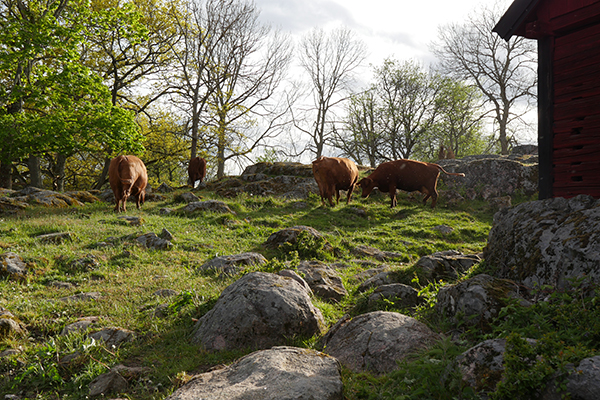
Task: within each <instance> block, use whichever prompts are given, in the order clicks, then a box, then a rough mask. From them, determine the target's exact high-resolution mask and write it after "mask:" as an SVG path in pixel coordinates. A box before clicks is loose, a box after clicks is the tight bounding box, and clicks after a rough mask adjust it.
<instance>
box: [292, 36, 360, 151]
mask: <svg viewBox="0 0 600 400" xmlns="http://www.w3.org/2000/svg"><path fill="white" fill-rule="evenodd" d="M299 56H300V64H301V66H302V68H303V69H304V70H305V71H306V73H307V74H308V76H309V79H310V81H311V84H312V97H313V104H314V108H313V109H311V110H310V112H311V113H316V116H314V118H309V120H310V121H312V122H311V126H310V127H302V126H301V124H300V123H299V121H298V120H296V121H295V125H296V127H297V128H298V129H300V130H301V131H302V132H304V133H306V134H308V135H309V137H310V138H311V142H310V144H309V146H308V147H309V148H310V150H311V151H313V152H314V153H315V155H316V157H317V158H318V157H320V156H321V155H322V154H323V148H324V146H325V144H326V143H328V142H329V141H330V140H331V136H332V126H333V125H332V124H333V122H334V118H331V117H330V114H332V112H333V110H334V108H335V107H336V106H337V105H339V104H340V103H341V102H342V101H344V100H345V99H346V96H345V92H346V91H347V90H349V89H350V87H351V83H352V80H353V78H354V76H353V72H354V71H355V70H356V68H357V67H359V66H360V65H361V63H362V62H363V61H364V59H365V57H366V46H365V44H364V43H363V42H362V41H360V40H358V39H356V38H355V35H354V33H353V32H352V31H350V30H349V29H347V28H343V27H341V28H338V29H335V30H333V31H332V32H328V33H325V32H324V31H323V30H322V29H316V28H315V29H313V30H312V31H311V32H309V33H308V34H307V35H306V36H304V37H303V38H302V40H301V42H300V49H299Z"/></svg>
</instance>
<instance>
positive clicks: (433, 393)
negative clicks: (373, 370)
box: [344, 338, 478, 400]
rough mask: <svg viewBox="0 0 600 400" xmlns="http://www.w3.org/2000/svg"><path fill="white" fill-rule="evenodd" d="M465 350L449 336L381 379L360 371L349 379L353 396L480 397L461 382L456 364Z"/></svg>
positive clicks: (371, 399) (407, 399)
mask: <svg viewBox="0 0 600 400" xmlns="http://www.w3.org/2000/svg"><path fill="white" fill-rule="evenodd" d="M463 351H464V349H463V348H461V347H459V346H457V345H455V344H453V343H452V341H451V340H450V339H449V338H447V339H443V340H441V341H439V342H437V343H436V344H435V345H434V346H432V347H431V348H430V349H428V350H426V351H424V352H422V353H420V354H418V355H414V356H413V357H412V358H410V359H406V360H404V361H402V362H400V363H399V366H398V369H397V370H395V371H394V372H390V373H388V374H386V375H384V376H382V377H380V378H373V377H371V376H369V375H366V374H356V375H353V376H351V377H350V378H347V379H345V387H344V391H345V392H346V395H347V398H349V399H361V400H376V399H395V400H421V399H438V400H446V399H447V400H453V399H459V398H460V399H464V400H467V399H477V398H478V397H477V395H476V393H474V392H473V390H472V389H470V388H468V387H464V385H463V384H462V383H461V379H460V376H459V374H458V372H457V371H455V370H454V368H453V367H452V363H453V361H454V359H455V358H456V357H457V356H458V355H460V354H461V353H462V352H463Z"/></svg>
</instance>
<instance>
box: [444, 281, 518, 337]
mask: <svg viewBox="0 0 600 400" xmlns="http://www.w3.org/2000/svg"><path fill="white" fill-rule="evenodd" d="M508 298H516V299H520V301H521V303H522V305H524V306H526V305H528V304H529V303H528V302H527V301H526V300H525V299H524V298H523V297H522V293H521V291H520V287H519V286H518V285H517V284H515V283H514V282H512V281H510V280H507V279H499V278H494V277H492V276H489V275H486V274H480V275H476V276H474V277H473V278H471V279H467V280H465V281H462V282H459V283H457V284H454V285H446V286H443V287H442V288H441V289H440V290H439V292H438V295H437V302H436V305H435V310H436V312H438V313H439V314H440V315H443V316H445V317H448V318H450V319H452V320H453V321H454V322H455V323H458V322H463V323H465V324H466V325H467V326H473V325H480V326H485V325H487V324H488V323H490V322H491V321H492V320H493V319H494V318H495V317H497V316H498V313H499V312H500V309H501V308H502V307H504V306H506V299H508ZM459 318H460V319H461V320H460V321H458V319H459Z"/></svg>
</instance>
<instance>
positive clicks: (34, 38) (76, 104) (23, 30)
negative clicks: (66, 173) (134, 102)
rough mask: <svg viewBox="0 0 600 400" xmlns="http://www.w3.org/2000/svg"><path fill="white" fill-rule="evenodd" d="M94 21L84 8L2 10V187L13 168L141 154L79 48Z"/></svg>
mask: <svg viewBox="0 0 600 400" xmlns="http://www.w3.org/2000/svg"><path fill="white" fill-rule="evenodd" d="M91 17H92V15H91V14H90V12H89V9H88V8H87V7H86V4H85V3H83V2H77V1H72V2H69V3H68V2H67V1H66V0H65V1H60V2H47V3H46V2H41V1H37V0H31V1H29V2H24V1H20V0H19V1H17V2H9V1H6V2H3V3H2V4H1V6H0V28H1V29H0V80H1V81H2V85H0V141H1V142H2V146H1V148H0V163H1V165H2V167H1V168H0V186H4V187H11V185H12V176H11V169H12V164H13V161H15V160H19V159H22V158H24V157H27V156H34V157H39V156H42V155H44V154H49V153H53V152H55V153H59V154H62V155H64V156H67V155H69V154H72V153H73V152H75V151H77V150H78V149H97V148H98V147H101V146H103V145H104V143H110V144H111V145H112V146H113V148H116V149H117V148H128V149H139V148H140V147H139V143H138V141H139V139H140V137H139V133H138V131H137V128H136V126H135V123H134V120H133V116H132V115H131V114H130V113H128V112H126V111H125V110H122V109H120V108H118V107H114V106H113V105H112V104H111V103H110V101H108V100H109V98H108V92H107V91H106V88H105V87H104V86H103V85H102V84H101V81H100V79H98V77H97V76H95V75H94V74H93V73H91V72H90V71H89V69H87V68H86V67H84V66H83V65H81V63H80V58H79V49H80V48H81V45H82V43H83V40H84V36H83V35H84V33H85V31H86V28H85V22H86V21H88V20H89V19H90V18H91Z"/></svg>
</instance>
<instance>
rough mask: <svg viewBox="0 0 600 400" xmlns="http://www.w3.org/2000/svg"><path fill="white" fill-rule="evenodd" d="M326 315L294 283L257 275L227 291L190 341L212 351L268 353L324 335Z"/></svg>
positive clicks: (304, 291) (265, 275) (243, 278)
mask: <svg viewBox="0 0 600 400" xmlns="http://www.w3.org/2000/svg"><path fill="white" fill-rule="evenodd" d="M324 327H325V322H324V320H323V315H322V314H321V311H320V310H319V309H318V308H316V307H315V306H314V305H313V304H312V302H311V300H310V296H309V293H308V292H307V291H306V290H305V289H304V287H302V285H300V284H299V283H298V282H296V281H295V280H294V279H291V278H286V277H283V276H280V275H275V274H270V273H265V272H253V273H250V274H247V275H244V276H243V277H242V278H240V279H239V280H237V281H236V282H234V283H233V284H231V285H230V286H228V287H227V288H226V289H225V290H224V291H223V293H221V296H220V297H219V299H218V300H217V302H216V304H215V306H214V307H213V308H212V309H211V310H210V311H209V312H208V313H206V314H205V315H204V316H203V317H202V318H200V319H199V320H198V322H197V323H196V326H195V327H194V333H193V338H192V341H193V342H194V343H197V344H200V345H202V347H203V348H205V349H206V350H209V351H218V350H231V349H245V348H252V349H265V348H269V347H272V346H277V345H283V344H287V340H288V339H289V338H291V337H297V336H300V337H311V336H313V335H314V334H320V333H322V330H323V329H324Z"/></svg>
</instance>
